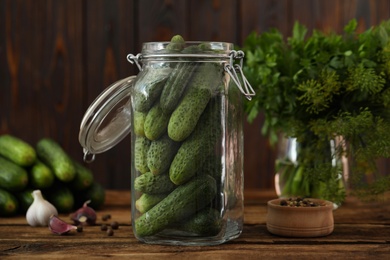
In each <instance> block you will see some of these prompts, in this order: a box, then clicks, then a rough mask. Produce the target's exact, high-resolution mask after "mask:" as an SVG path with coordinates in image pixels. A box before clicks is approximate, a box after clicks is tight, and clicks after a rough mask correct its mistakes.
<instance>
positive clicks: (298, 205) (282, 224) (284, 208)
mask: <svg viewBox="0 0 390 260" xmlns="http://www.w3.org/2000/svg"><path fill="white" fill-rule="evenodd" d="M267 206H268V208H267V209H268V212H267V229H268V231H269V232H270V233H272V234H274V235H279V236H285V237H320V236H326V235H329V234H331V233H332V232H333V229H334V222H333V203H332V202H330V201H327V200H321V199H314V198H289V199H282V198H279V199H274V200H270V201H268V205H267Z"/></svg>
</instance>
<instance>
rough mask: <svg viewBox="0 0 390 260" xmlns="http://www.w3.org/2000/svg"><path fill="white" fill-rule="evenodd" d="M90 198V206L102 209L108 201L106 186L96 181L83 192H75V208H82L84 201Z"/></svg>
mask: <svg viewBox="0 0 390 260" xmlns="http://www.w3.org/2000/svg"><path fill="white" fill-rule="evenodd" d="M88 200H90V201H91V202H90V203H88V206H89V207H91V208H93V209H95V210H97V209H101V208H102V207H103V206H104V203H105V201H106V192H105V190H104V187H103V186H102V185H101V184H100V183H98V182H96V181H94V182H93V183H92V185H91V186H89V187H88V188H87V189H86V190H83V191H82V192H76V193H75V208H80V207H82V206H83V204H84V202H86V201H88Z"/></svg>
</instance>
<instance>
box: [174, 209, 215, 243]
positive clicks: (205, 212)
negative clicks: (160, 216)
mask: <svg viewBox="0 0 390 260" xmlns="http://www.w3.org/2000/svg"><path fill="white" fill-rule="evenodd" d="M222 221H223V220H222V217H221V216H220V214H219V212H218V210H216V209H214V208H209V207H207V208H205V209H202V210H201V211H199V212H197V213H195V214H194V215H192V216H191V217H190V218H188V219H187V220H185V221H183V222H182V223H180V224H179V225H177V226H175V227H173V228H177V229H178V230H181V231H185V232H189V233H192V234H195V235H198V236H215V235H217V234H218V233H219V232H220V231H221V229H222Z"/></svg>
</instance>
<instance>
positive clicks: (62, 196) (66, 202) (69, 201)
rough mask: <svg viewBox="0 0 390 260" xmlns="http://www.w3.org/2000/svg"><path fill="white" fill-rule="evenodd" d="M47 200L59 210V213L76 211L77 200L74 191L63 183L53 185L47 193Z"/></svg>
mask: <svg viewBox="0 0 390 260" xmlns="http://www.w3.org/2000/svg"><path fill="white" fill-rule="evenodd" d="M44 195H45V197H47V200H48V201H49V202H51V203H52V204H53V205H54V207H56V209H57V210H58V213H69V212H71V211H72V210H73V209H74V205H75V198H74V195H73V193H72V191H71V190H70V189H69V188H68V187H67V186H65V185H63V184H62V183H58V184H57V185H53V186H52V187H51V189H50V191H48V192H47V193H44Z"/></svg>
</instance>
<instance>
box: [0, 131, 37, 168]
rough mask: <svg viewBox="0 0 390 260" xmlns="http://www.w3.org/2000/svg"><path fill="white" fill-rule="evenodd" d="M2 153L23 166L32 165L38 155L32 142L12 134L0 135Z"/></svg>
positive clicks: (0, 150) (0, 151)
mask: <svg viewBox="0 0 390 260" xmlns="http://www.w3.org/2000/svg"><path fill="white" fill-rule="evenodd" d="M0 155H2V156H4V157H5V158H7V159H9V160H10V161H12V162H14V163H16V164H18V165H19V166H23V167H25V166H30V165H32V164H33V163H34V162H35V160H36V157H37V155H36V152H35V149H34V148H33V147H32V146H31V145H30V144H28V143H27V142H25V141H23V140H22V139H20V138H17V137H15V136H12V135H1V136H0Z"/></svg>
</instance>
